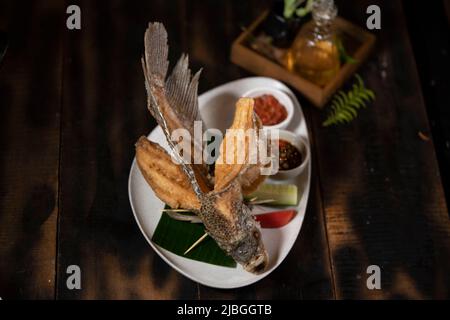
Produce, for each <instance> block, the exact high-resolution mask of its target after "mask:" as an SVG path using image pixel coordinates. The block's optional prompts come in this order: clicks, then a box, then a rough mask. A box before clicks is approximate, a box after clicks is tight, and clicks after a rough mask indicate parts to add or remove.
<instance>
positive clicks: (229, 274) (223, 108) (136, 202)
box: [128, 77, 311, 289]
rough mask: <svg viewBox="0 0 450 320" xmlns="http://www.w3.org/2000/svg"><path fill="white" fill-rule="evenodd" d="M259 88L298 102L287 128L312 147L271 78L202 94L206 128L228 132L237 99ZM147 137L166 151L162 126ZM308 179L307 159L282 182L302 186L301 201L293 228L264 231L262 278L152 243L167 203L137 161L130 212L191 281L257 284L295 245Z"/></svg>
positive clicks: (299, 120)
mask: <svg viewBox="0 0 450 320" xmlns="http://www.w3.org/2000/svg"><path fill="white" fill-rule="evenodd" d="M256 87H273V88H277V89H280V90H283V91H284V92H286V93H287V94H288V95H289V96H290V97H291V99H292V100H293V102H294V104H295V114H294V117H293V119H292V121H291V123H290V124H289V126H288V127H287V130H290V131H293V132H294V133H296V134H298V135H300V136H302V137H303V138H304V139H305V140H306V141H307V142H308V144H309V137H308V131H307V127H306V123H305V118H304V116H303V112H302V109H301V107H300V104H299V103H298V101H297V99H296V97H295V95H294V94H293V93H292V91H291V90H290V89H289V88H288V87H287V86H285V85H284V84H283V83H281V82H279V81H277V80H274V79H271V78H264V77H253V78H245V79H241V80H236V81H233V82H229V83H226V84H224V85H221V86H219V87H217V88H214V89H212V90H210V91H208V92H205V93H203V94H202V95H201V96H199V108H200V113H201V115H202V118H203V120H204V122H205V125H206V127H208V128H218V129H220V130H222V132H223V131H224V130H225V129H227V128H229V127H230V125H231V123H232V120H233V116H234V110H235V104H236V101H237V99H238V98H239V97H241V96H242V95H243V94H244V93H245V92H247V91H249V90H251V89H252V88H256ZM148 138H149V139H150V140H152V141H155V142H157V143H159V144H160V145H162V146H163V147H165V148H167V147H168V146H167V142H166V139H165V137H164V135H163V133H162V130H161V128H160V127H157V128H155V129H154V130H153V131H152V132H151V133H150V135H149V136H148ZM310 178H311V161H309V164H308V168H307V170H305V171H304V172H303V173H302V174H301V175H300V176H298V177H296V178H294V179H293V180H290V181H289V180H287V181H286V180H285V181H283V183H295V184H296V185H297V186H298V190H299V195H298V199H299V203H298V205H297V206H296V207H292V208H294V209H296V210H297V212H298V213H297V215H296V216H295V218H294V219H293V220H292V221H291V222H290V223H289V224H287V225H286V226H284V227H282V228H279V229H262V238H263V241H264V245H265V247H266V249H267V252H268V254H269V266H268V269H267V271H266V272H264V273H262V274H259V275H254V274H251V273H248V272H246V271H245V270H244V269H243V268H242V267H241V266H240V265H238V266H237V268H234V269H233V268H226V267H220V266H215V265H211V264H208V263H204V262H198V261H194V260H191V259H187V258H184V257H181V256H178V255H175V254H173V253H171V252H169V251H167V250H165V249H163V248H161V247H159V246H158V245H156V244H154V243H153V242H152V241H151V238H152V236H153V233H154V231H155V229H156V226H157V225H158V222H159V219H160V217H161V210H162V209H163V207H164V203H163V202H162V201H161V200H159V199H158V198H157V197H156V196H155V194H154V193H153V191H152V189H151V188H150V187H149V185H148V184H147V183H146V181H145V180H144V177H143V176H142V174H141V172H140V171H139V168H138V167H137V165H136V159H135V160H134V161H133V164H132V166H131V171H130V177H129V180H128V192H129V198H130V203H131V208H132V209H133V213H134V216H135V218H136V221H137V224H138V225H139V228H140V229H141V231H142V233H143V234H144V237H145V238H146V239H147V241H148V243H149V244H150V246H151V247H152V248H153V249H154V250H155V251H156V253H157V254H158V255H159V256H160V257H161V258H162V259H163V260H164V261H166V262H167V263H168V264H169V265H170V266H171V267H172V268H174V269H175V270H177V271H178V272H180V273H181V274H183V275H184V276H186V277H188V278H189V279H192V280H194V281H197V282H199V283H201V284H203V285H206V286H209V287H215V288H224V289H226V288H239V287H243V286H246V285H249V284H252V283H255V282H257V281H259V280H261V279H262V278H264V277H266V276H267V275H269V274H270V273H271V272H272V271H273V270H275V268H277V267H278V266H279V265H280V263H281V262H283V260H284V259H285V258H286V256H287V254H288V253H289V251H290V250H291V248H292V246H293V245H294V242H295V241H296V239H297V236H298V234H299V232H300V228H301V226H302V223H303V219H304V216H305V211H306V204H307V202H308V195H309V187H310ZM267 182H270V183H280V181H270V179H269V180H268V181H267ZM264 211H276V208H275V209H274V208H267V207H266V208H262V207H258V208H255V211H254V212H255V213H259V212H264Z"/></svg>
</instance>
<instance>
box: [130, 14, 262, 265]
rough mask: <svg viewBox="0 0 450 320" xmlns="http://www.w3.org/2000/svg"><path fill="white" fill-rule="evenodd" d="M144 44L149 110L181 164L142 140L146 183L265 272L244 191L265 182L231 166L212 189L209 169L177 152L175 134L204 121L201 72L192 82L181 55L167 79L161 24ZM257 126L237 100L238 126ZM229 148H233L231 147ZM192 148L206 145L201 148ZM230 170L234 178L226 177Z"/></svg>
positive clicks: (248, 169)
mask: <svg viewBox="0 0 450 320" xmlns="http://www.w3.org/2000/svg"><path fill="white" fill-rule="evenodd" d="M144 42H145V55H144V57H143V59H142V66H143V71H144V76H145V86H146V89H147V96H148V100H147V103H148V109H149V110H150V113H151V114H152V116H153V117H154V118H155V119H156V121H157V122H158V124H159V125H160V126H161V128H162V130H163V132H164V134H165V136H166V138H167V142H168V144H169V147H170V149H171V152H172V156H173V157H174V158H175V159H176V160H177V163H174V162H173V161H172V159H171V157H170V156H169V154H168V153H167V152H166V151H165V150H163V149H162V148H161V147H160V146H158V145H157V144H155V143H153V142H147V141H148V140H147V139H146V138H140V140H139V141H138V143H137V145H136V157H137V163H138V166H139V168H140V170H141V172H142V173H143V175H144V178H145V179H146V181H147V182H148V183H149V185H150V186H151V187H152V188H153V190H154V191H155V194H156V195H157V196H158V197H159V198H160V199H161V200H162V201H164V202H166V203H168V204H169V205H171V206H174V207H180V208H186V209H192V210H195V211H196V213H197V214H198V216H199V217H200V219H201V220H202V222H203V224H204V226H205V229H206V232H207V233H208V234H209V235H210V236H211V237H212V238H213V239H214V240H215V241H216V242H217V244H218V245H219V246H220V247H221V248H222V249H223V250H224V251H225V252H227V253H228V254H229V255H230V256H231V257H233V259H234V260H236V261H237V262H238V263H240V264H241V265H242V266H243V267H244V268H245V270H247V271H249V272H253V273H260V272H262V271H264V270H265V268H266V267H267V264H268V255H267V252H266V250H265V248H264V244H263V242H262V238H261V233H260V229H259V225H258V223H257V222H256V221H255V219H254V218H253V216H252V215H251V212H250V209H249V208H248V207H247V206H246V204H245V203H244V201H243V189H251V188H254V186H255V185H258V184H259V183H261V181H262V179H261V177H260V175H259V174H257V173H256V174H255V172H254V168H255V167H254V166H252V165H249V164H248V162H245V163H244V164H243V165H239V164H236V166H235V165H232V166H231V167H220V166H219V167H218V168H216V174H217V177H216V178H215V186H214V188H212V187H211V179H209V178H208V177H207V175H206V174H205V167H204V166H199V165H191V164H190V163H189V162H188V161H186V159H184V158H183V157H181V156H180V154H178V153H177V151H176V150H177V149H176V146H175V144H174V142H173V141H172V140H171V132H173V130H174V129H176V128H180V127H182V128H186V129H188V130H192V126H193V125H192V124H193V121H195V120H197V119H199V117H200V116H199V112H198V102H197V86H198V79H199V73H196V74H195V75H194V76H193V77H192V76H191V72H190V70H189V68H188V63H187V56H182V57H181V59H180V60H179V62H178V63H177V65H176V66H175V68H174V70H173V71H172V73H171V75H169V77H168V78H167V80H166V75H167V70H168V64H169V63H168V61H167V54H168V45H167V33H166V30H165V28H164V26H163V25H162V24H161V23H150V24H149V27H148V29H147V31H146V33H145V41H144ZM258 121H259V120H258V118H257V117H256V115H255V114H254V112H253V100H252V99H243V100H239V101H238V103H237V109H236V114H235V121H234V123H235V127H242V128H247V127H248V128H250V127H251V128H256V127H257V126H258V125H259V126H260V122H258ZM258 123H259V124H258ZM225 139H226V137H225ZM222 144H223V142H222ZM231 146H232V148H234V147H233V144H231ZM194 147H195V148H201V147H202V146H201V144H200V143H197V144H195V146H194ZM243 150H244V152H245V154H244V159H247V158H248V153H249V152H250V150H249V148H248V147H245V148H243ZM233 152H234V151H233ZM169 162H170V164H169ZM228 170H231V174H228V173H227V171H228Z"/></svg>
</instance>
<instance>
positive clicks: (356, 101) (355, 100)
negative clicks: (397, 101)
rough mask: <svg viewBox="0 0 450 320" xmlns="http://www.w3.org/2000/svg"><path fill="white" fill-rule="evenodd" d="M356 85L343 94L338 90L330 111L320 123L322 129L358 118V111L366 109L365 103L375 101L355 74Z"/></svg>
mask: <svg viewBox="0 0 450 320" xmlns="http://www.w3.org/2000/svg"><path fill="white" fill-rule="evenodd" d="M355 78H356V83H354V84H353V85H352V89H351V90H349V91H348V92H347V93H345V92H344V91H342V90H339V91H338V92H337V93H336V94H335V95H334V97H333V99H332V101H331V110H330V112H329V114H328V117H327V119H326V120H325V121H324V122H323V123H322V125H323V126H324V127H327V126H330V125H335V124H343V123H349V122H351V121H353V120H354V119H355V118H356V117H357V116H358V110H359V109H361V108H366V107H367V103H369V102H371V101H374V100H375V93H374V92H373V91H372V90H370V89H367V88H366V87H365V85H364V82H363V80H362V78H361V76H360V75H358V74H356V75H355Z"/></svg>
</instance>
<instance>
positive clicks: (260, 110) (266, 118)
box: [254, 94, 287, 126]
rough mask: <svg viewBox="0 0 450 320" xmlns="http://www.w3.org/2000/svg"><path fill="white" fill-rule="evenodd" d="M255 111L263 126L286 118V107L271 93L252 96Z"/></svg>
mask: <svg viewBox="0 0 450 320" xmlns="http://www.w3.org/2000/svg"><path fill="white" fill-rule="evenodd" d="M254 100H255V106H254V108H255V112H256V114H257V115H258V117H259V118H260V119H261V121H262V123H263V125H264V126H273V125H276V124H279V123H281V122H282V121H283V120H285V119H286V118H287V111H286V108H285V107H284V106H283V105H282V104H281V103H280V102H279V101H278V100H277V98H275V97H274V96H273V95H271V94H264V95H262V96H259V97H256V98H254Z"/></svg>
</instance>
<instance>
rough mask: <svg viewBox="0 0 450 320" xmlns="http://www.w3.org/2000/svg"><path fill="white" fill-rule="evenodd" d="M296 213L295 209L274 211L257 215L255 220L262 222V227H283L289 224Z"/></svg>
mask: <svg viewBox="0 0 450 320" xmlns="http://www.w3.org/2000/svg"><path fill="white" fill-rule="evenodd" d="M296 214H297V211H295V210H282V211H274V212H268V213H263V214H258V215H255V220H256V221H258V222H259V223H260V224H261V228H265V229H273V228H281V227H283V226H285V225H287V224H288V223H289V222H290V221H291V220H292V219H293V218H294V217H295V215H296Z"/></svg>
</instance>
